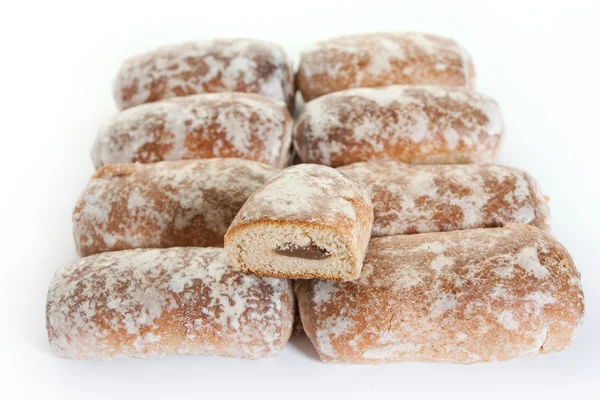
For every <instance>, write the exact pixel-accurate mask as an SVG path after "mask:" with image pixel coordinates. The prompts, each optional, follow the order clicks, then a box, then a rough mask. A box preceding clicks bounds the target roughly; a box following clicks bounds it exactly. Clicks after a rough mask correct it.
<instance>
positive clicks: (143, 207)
mask: <svg viewBox="0 0 600 400" xmlns="http://www.w3.org/2000/svg"><path fill="white" fill-rule="evenodd" d="M276 172H277V170H276V169H275V168H273V167H269V166H268V165H265V164H261V163H258V162H255V161H250V160H243V159H239V158H211V159H204V160H183V161H163V162H160V163H154V164H113V165H109V166H106V167H103V168H102V169H100V170H98V172H97V173H96V175H94V176H93V177H92V179H91V180H90V182H89V183H88V185H87V187H86V188H85V190H84V191H83V193H82V194H81V196H80V198H79V200H78V201H77V204H76V205H75V209H74V211H73V237H74V238H75V243H76V246H77V250H78V253H79V254H80V255H82V256H85V255H89V254H95V253H99V252H104V251H113V250H122V249H131V248H162V247H177V246H199V247H205V246H219V247H220V246H223V237H224V235H225V232H227V229H228V228H229V225H230V224H231V221H233V218H234V217H235V215H236V214H237V212H238V211H239V209H240V208H241V207H242V205H243V204H244V202H245V201H246V199H248V197H250V195H252V194H253V193H254V192H255V191H256V189H258V188H259V187H260V186H261V185H262V184H263V183H264V182H265V181H266V180H267V179H269V178H270V177H272V176H273V175H275V173H276Z"/></svg>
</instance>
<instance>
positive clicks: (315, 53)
mask: <svg viewBox="0 0 600 400" xmlns="http://www.w3.org/2000/svg"><path fill="white" fill-rule="evenodd" d="M296 80H297V82H298V89H299V90H300V91H301V92H302V96H303V97H304V100H306V101H310V100H313V99H315V98H317V97H319V96H322V95H324V94H327V93H331V92H337V91H340V90H345V89H351V88H358V87H378V86H389V85H395V84H408V85H414V84H437V85H446V86H461V87H465V88H468V89H473V88H474V87H475V67H474V66H473V62H472V60H471V56H470V55H469V54H468V53H467V51H466V50H465V49H464V48H463V47H462V46H460V45H459V44H458V43H457V42H456V41H454V40H453V39H450V38H445V37H442V36H437V35H432V34H428V33H420V32H387V33H370V34H358V35H348V36H341V37H336V38H331V39H327V40H323V41H320V42H316V43H314V44H313V45H312V46H310V47H308V48H307V49H305V50H304V51H303V52H302V53H301V54H300V65H299V69H298V73H297V76H296Z"/></svg>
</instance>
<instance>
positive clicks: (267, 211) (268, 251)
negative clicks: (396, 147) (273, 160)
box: [225, 164, 373, 281]
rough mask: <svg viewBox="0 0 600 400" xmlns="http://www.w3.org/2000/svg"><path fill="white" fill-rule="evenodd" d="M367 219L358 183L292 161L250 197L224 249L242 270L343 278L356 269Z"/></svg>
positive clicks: (369, 217) (352, 275)
mask: <svg viewBox="0 0 600 400" xmlns="http://www.w3.org/2000/svg"><path fill="white" fill-rule="evenodd" d="M372 223H373V208H372V206H371V200H370V199H369V196H368V193H367V191H366V190H365V188H364V187H362V186H361V185H359V184H357V183H356V182H354V181H352V180H351V179H349V178H347V177H346V176H345V175H343V174H341V173H340V172H338V171H336V170H335V169H333V168H329V167H325V166H322V165H314V164H301V165H295V166H293V167H289V168H287V169H285V170H283V171H282V172H280V173H278V174H277V175H275V176H273V177H272V178H271V179H269V180H268V181H267V182H266V183H265V184H264V185H263V186H262V187H261V188H260V189H258V190H257V191H256V192H255V193H254V194H253V195H252V196H250V198H249V199H248V201H246V203H245V204H244V206H243V207H242V209H241V210H240V212H239V213H238V214H237V216H236V217H235V219H234V221H233V223H232V224H231V226H230V227H229V230H228V231H227V234H226V235H225V249H226V250H227V256H228V257H229V262H230V263H231V265H233V266H234V267H236V268H238V269H240V270H242V271H244V272H250V273H253V274H256V275H259V276H272V277H282V278H294V279H296V278H319V279H331V280H340V281H344V280H349V279H354V278H356V277H357V276H358V274H359V273H360V270H361V268H362V260H363V257H364V255H365V251H366V248H367V245H368V242H369V237H370V235H371V225H372Z"/></svg>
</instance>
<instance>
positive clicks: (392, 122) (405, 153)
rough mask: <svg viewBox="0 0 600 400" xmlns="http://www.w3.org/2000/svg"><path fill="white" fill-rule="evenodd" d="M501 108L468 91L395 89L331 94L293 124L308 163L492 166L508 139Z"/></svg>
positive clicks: (298, 146)
mask: <svg viewBox="0 0 600 400" xmlns="http://www.w3.org/2000/svg"><path fill="white" fill-rule="evenodd" d="M503 136H504V123H503V120H502V114H501V112H500V108H499V106H498V103H496V101H494V100H493V99H491V98H490V97H488V96H486V95H484V94H481V93H477V92H472V91H469V90H466V89H464V88H452V87H442V86H433V85H416V86H406V85H395V86H389V87H386V88H377V89H372V88H360V89H350V90H346V91H342V92H336V93H331V94H328V95H326V96H323V97H320V98H318V99H316V100H313V101H311V102H309V103H307V104H306V107H305V109H304V112H303V113H302V114H301V115H300V118H299V119H298V121H297V122H296V125H295V127H294V147H295V148H296V151H297V153H298V155H299V157H300V159H301V160H302V161H303V162H308V163H317V164H325V165H331V166H333V167H338V166H341V165H346V164H350V163H353V162H358V161H371V160H396V161H403V162H407V163H412V164H464V163H489V162H491V161H493V159H494V156H495V154H496V152H497V150H498V148H499V146H500V144H501V142H502V138H503Z"/></svg>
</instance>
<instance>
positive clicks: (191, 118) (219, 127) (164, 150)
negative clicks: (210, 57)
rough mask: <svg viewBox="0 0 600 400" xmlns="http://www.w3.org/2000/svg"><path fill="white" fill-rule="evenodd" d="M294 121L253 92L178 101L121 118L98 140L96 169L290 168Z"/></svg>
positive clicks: (280, 106)
mask: <svg viewBox="0 0 600 400" xmlns="http://www.w3.org/2000/svg"><path fill="white" fill-rule="evenodd" d="M292 125H293V121H292V117H291V116H290V114H289V112H288V110H287V108H286V107H285V105H284V104H283V103H282V102H280V101H277V100H274V99H270V98H267V97H264V96H259V95H255V94H249V93H212V94H200V95H194V96H186V97H177V98H174V99H167V100H163V101H158V102H155V103H150V104H143V105H140V106H137V107H133V108H130V109H127V110H124V111H121V112H120V113H119V114H117V115H116V116H115V117H114V118H113V119H112V120H111V121H109V123H108V124H106V125H105V126H104V127H102V129H100V131H99V132H98V135H97V137H96V140H95V142H94V146H93V149H92V160H93V162H94V166H95V167H96V168H100V167H102V166H103V165H107V164H114V163H120V162H142V163H149V162H157V161H163V160H166V161H169V160H183V159H196V158H211V157H238V158H245V159H249V160H254V161H260V162H263V163H265V164H269V165H272V166H274V167H277V168H283V167H285V166H286V165H287V163H288V158H289V150H290V147H291V141H292Z"/></svg>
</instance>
